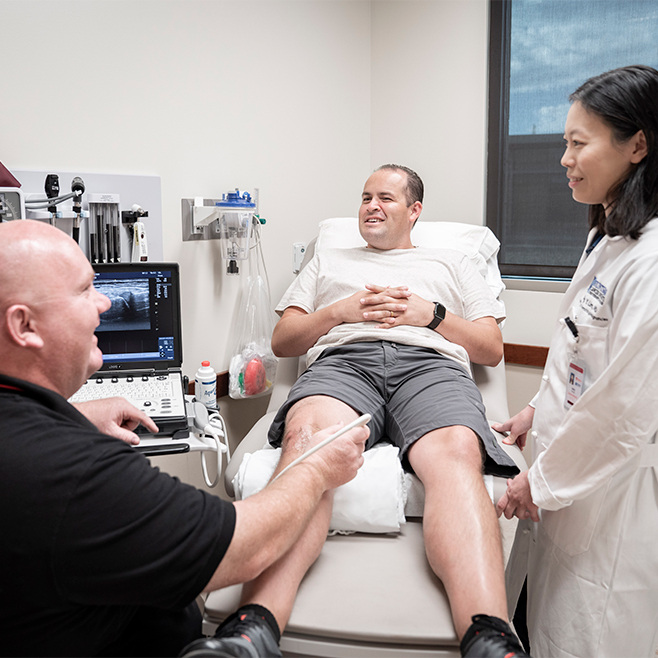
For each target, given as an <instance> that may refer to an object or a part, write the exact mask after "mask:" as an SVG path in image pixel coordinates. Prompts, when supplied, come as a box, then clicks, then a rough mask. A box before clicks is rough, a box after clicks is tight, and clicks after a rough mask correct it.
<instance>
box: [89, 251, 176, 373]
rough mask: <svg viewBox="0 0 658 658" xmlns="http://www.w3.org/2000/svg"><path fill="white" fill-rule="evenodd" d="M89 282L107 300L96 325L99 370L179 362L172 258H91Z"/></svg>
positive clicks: (162, 366)
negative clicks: (163, 260)
mask: <svg viewBox="0 0 658 658" xmlns="http://www.w3.org/2000/svg"><path fill="white" fill-rule="evenodd" d="M94 269H95V271H96V278H95V280H94V286H95V288H96V290H98V292H100V293H102V294H103V295H105V296H106V297H108V298H109V300H110V301H111V302H112V306H111V307H110V308H109V309H108V310H107V311H106V312H105V313H103V314H102V315H101V324H100V325H99V326H98V327H97V329H96V336H97V338H98V346H99V347H100V349H101V351H102V352H103V367H102V370H129V369H130V370H132V369H139V368H156V369H158V368H168V367H180V366H181V363H182V355H181V347H180V342H181V336H180V317H179V315H180V300H179V286H178V266H177V265H176V264H175V263H139V264H138V263H134V264H133V263H131V264H96V265H94Z"/></svg>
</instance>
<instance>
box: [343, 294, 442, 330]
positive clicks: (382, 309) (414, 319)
mask: <svg viewBox="0 0 658 658" xmlns="http://www.w3.org/2000/svg"><path fill="white" fill-rule="evenodd" d="M365 287H366V291H365V293H363V292H359V293H356V294H355V295H352V297H351V298H349V299H350V300H351V301H352V303H355V302H356V303H358V308H356V309H355V312H356V317H355V319H354V321H355V322H361V321H363V322H379V324H378V325H377V328H378V329H390V328H391V327H395V326H399V325H405V324H406V325H412V326H416V327H426V326H427V325H428V324H429V323H430V322H431V321H432V317H433V312H434V304H433V303H432V302H428V301H427V300H426V299H423V298H422V297H419V296H418V295H416V294H414V293H412V292H410V291H409V288H407V286H395V287H393V286H377V285H374V284H370V283H368V284H366V286H365ZM359 316H360V317H359Z"/></svg>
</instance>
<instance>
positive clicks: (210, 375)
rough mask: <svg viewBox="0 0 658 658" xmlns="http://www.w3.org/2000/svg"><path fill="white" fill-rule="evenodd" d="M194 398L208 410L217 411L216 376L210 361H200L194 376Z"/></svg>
mask: <svg viewBox="0 0 658 658" xmlns="http://www.w3.org/2000/svg"><path fill="white" fill-rule="evenodd" d="M194 397H195V398H196V399H197V400H198V401H199V402H202V403H203V404H204V405H206V407H208V409H217V375H216V374H215V371H214V370H213V369H212V368H211V367H210V361H202V362H201V367H200V368H199V369H198V370H197V373H196V375H195V376H194Z"/></svg>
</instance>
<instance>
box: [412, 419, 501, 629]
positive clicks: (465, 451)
mask: <svg viewBox="0 0 658 658" xmlns="http://www.w3.org/2000/svg"><path fill="white" fill-rule="evenodd" d="M408 456H409V463H410V464H411V466H412V467H413V469H414V470H415V471H416V474H417V475H418V477H419V478H420V480H421V481H422V482H423V485H424V486H425V510H424V517H423V532H424V535H425V551H426V553H427V558H428V560H429V563H430V566H431V567H432V570H433V571H434V573H436V575H437V576H438V577H439V578H440V579H441V581H442V582H443V584H444V586H445V588H446V591H447V593H448V598H449V599H450V607H451V609H452V617H453V621H454V623H455V628H456V630H457V635H458V636H459V638H460V639H461V638H462V637H463V635H464V633H465V632H466V630H467V629H468V627H469V626H470V625H471V617H472V615H476V614H486V615H492V616H495V617H499V618H501V619H504V620H507V602H506V598H505V577H504V568H503V554H502V547H501V541H500V531H499V528H498V520H497V517H496V512H495V510H494V507H493V504H492V502H491V499H490V498H489V494H488V493H487V490H486V487H485V486H484V481H483V479H482V457H481V453H480V446H479V439H478V438H477V436H476V435H475V433H474V432H473V431H472V430H470V429H469V428H467V427H463V426H459V425H457V426H453V427H445V428H442V429H439V430H435V431H433V432H430V433H429V434H426V435H425V436H424V437H422V438H421V439H419V440H418V441H417V442H416V443H415V444H414V445H413V446H412V447H411V448H410V449H409V453H408Z"/></svg>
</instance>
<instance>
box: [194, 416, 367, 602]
mask: <svg viewBox="0 0 658 658" xmlns="http://www.w3.org/2000/svg"><path fill="white" fill-rule="evenodd" d="M341 427H342V425H334V426H332V427H328V428H326V429H324V430H322V431H320V432H316V433H315V434H314V435H313V436H312V437H311V440H310V441H309V445H308V447H309V448H310V447H312V446H313V445H317V443H319V442H320V441H322V440H324V439H326V438H328V437H329V436H330V435H331V434H333V433H334V432H335V431H336V430H338V429H340V428H341ZM369 435H370V430H369V429H368V427H366V426H364V427H355V428H354V429H352V430H350V431H349V432H346V433H345V434H343V435H342V436H340V437H338V438H337V439H336V440H335V441H332V442H331V443H329V444H327V445H326V446H324V447H323V448H321V449H320V450H318V451H317V452H315V453H313V454H312V455H309V457H308V458H307V459H304V460H303V461H301V462H300V463H299V464H297V465H295V466H293V467H292V468H291V469H290V470H288V471H286V472H285V473H283V474H282V476H281V477H280V478H278V479H277V480H276V481H272V482H270V483H269V484H268V485H267V486H266V487H265V489H263V490H262V491H260V492H259V493H257V494H254V495H253V496H250V497H249V498H247V499H245V500H239V501H236V502H235V503H234V506H235V512H236V524H235V532H234V535H233V539H232V541H231V544H230V546H229V548H228V550H227V552H226V555H225V556H224V558H223V559H222V561H221V563H220V564H219V567H218V568H217V571H215V574H214V575H213V577H212V578H211V580H210V582H209V583H208V585H207V586H206V588H205V590H206V591H210V590H213V589H217V588H219V587H226V586H227V585H233V584H236V583H243V582H246V581H250V580H253V579H254V578H255V577H256V576H258V575H259V574H260V573H262V571H263V570H264V569H266V568H267V567H268V566H270V565H271V564H273V563H274V562H275V561H276V560H278V559H279V558H280V557H281V556H283V555H284V554H285V553H286V552H287V551H288V550H289V549H290V548H291V547H292V546H293V544H295V543H296V542H297V540H298V539H299V538H300V537H301V535H302V533H303V531H304V530H305V529H306V527H307V525H308V523H309V521H310V520H311V519H312V518H313V516H314V514H315V512H316V510H317V508H318V505H319V503H320V501H321V500H322V498H323V496H324V495H325V493H327V492H331V491H332V490H333V489H335V488H336V487H339V486H340V485H341V484H345V483H346V482H349V481H350V480H351V479H353V478H354V477H355V476H356V473H357V471H358V470H359V468H360V467H361V465H362V464H363V450H364V448H365V442H366V440H367V438H368V436H369Z"/></svg>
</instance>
